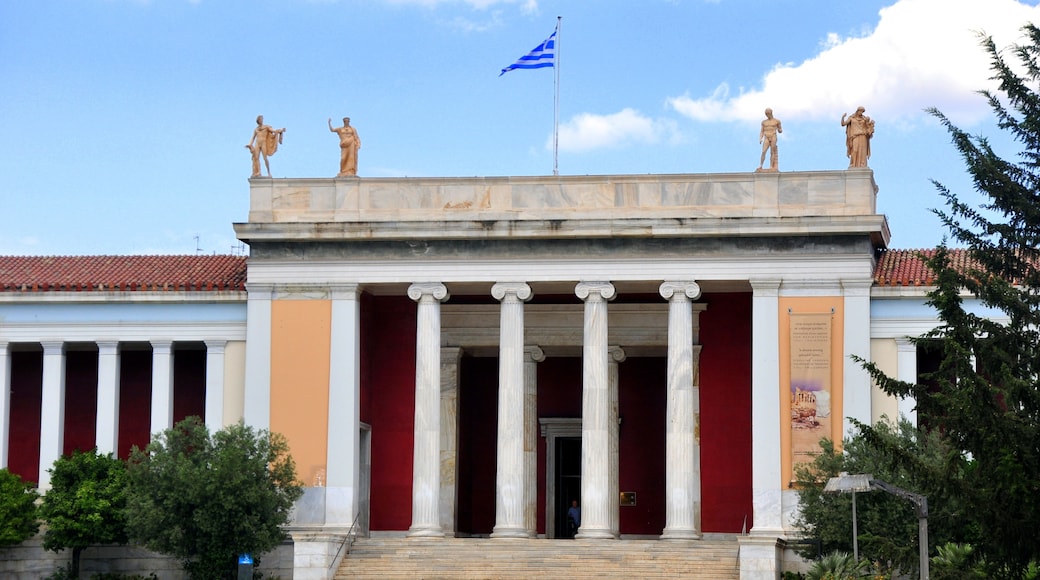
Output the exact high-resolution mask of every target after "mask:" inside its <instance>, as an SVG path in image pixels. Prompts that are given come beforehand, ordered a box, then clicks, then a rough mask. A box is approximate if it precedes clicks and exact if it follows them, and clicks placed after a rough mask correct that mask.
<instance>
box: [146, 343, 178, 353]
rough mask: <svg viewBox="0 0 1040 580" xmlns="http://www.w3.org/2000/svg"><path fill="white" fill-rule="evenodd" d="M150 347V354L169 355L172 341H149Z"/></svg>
mask: <svg viewBox="0 0 1040 580" xmlns="http://www.w3.org/2000/svg"><path fill="white" fill-rule="evenodd" d="M148 342H149V343H150V344H151V345H152V354H170V351H171V350H173V341H172V340H150V341H148Z"/></svg>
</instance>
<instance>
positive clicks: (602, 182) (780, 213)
mask: <svg viewBox="0 0 1040 580" xmlns="http://www.w3.org/2000/svg"><path fill="white" fill-rule="evenodd" d="M250 195H251V199H250V210H249V222H250V223H251V224H271V223H329V222H333V223H351V222H353V223H360V222H366V223H370V222H384V223H385V222H459V221H482V220H484V221H487V220H508V221H537V220H543V221H551V220H613V219H630V218H651V219H660V218H684V219H690V218H783V217H806V216H833V217H850V216H874V215H875V214H876V195H877V185H876V184H875V183H874V175H873V172H872V171H870V170H853V171H815V172H784V173H778V174H762V173H727V174H679V175H645V176H643V175H601V176H563V177H553V176H544V177H483V178H481V177H474V178H365V179H360V180H359V179H267V178H259V179H252V180H250Z"/></svg>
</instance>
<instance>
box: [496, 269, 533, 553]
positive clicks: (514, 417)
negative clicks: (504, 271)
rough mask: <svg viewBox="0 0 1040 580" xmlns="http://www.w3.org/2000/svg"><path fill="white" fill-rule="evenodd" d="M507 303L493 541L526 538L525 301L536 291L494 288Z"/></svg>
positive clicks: (520, 286)
mask: <svg viewBox="0 0 1040 580" xmlns="http://www.w3.org/2000/svg"><path fill="white" fill-rule="evenodd" d="M491 295H492V296H494V297H495V299H496V300H498V301H500V302H501V303H502V306H501V316H500V322H499V343H498V348H499V353H498V461H497V465H498V467H497V471H496V478H495V528H494V530H492V532H491V537H492V538H526V537H528V533H527V528H526V527H525V526H524V503H525V499H526V498H525V493H524V492H525V490H524V485H525V483H526V477H525V474H524V465H525V462H524V428H525V426H524V302H525V301H527V300H530V299H531V287H530V286H528V285H527V284H524V283H522V282H505V283H499V284H495V285H494V286H492V287H491Z"/></svg>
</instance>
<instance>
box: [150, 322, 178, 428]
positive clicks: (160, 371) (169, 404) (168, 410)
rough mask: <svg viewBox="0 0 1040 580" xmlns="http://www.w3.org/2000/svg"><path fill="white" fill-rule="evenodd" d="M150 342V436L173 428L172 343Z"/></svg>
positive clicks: (167, 341) (166, 341) (164, 341)
mask: <svg viewBox="0 0 1040 580" xmlns="http://www.w3.org/2000/svg"><path fill="white" fill-rule="evenodd" d="M151 342H152V423H151V431H150V432H151V434H152V435H155V434H156V433H162V432H163V431H165V430H166V429H169V428H170V427H173V342H172V341H169V340H153V341H151Z"/></svg>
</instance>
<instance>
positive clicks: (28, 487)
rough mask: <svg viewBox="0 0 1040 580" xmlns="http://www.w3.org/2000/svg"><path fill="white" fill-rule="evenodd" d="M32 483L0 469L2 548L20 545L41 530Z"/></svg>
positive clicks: (36, 495)
mask: <svg viewBox="0 0 1040 580" xmlns="http://www.w3.org/2000/svg"><path fill="white" fill-rule="evenodd" d="M38 497H39V495H38V494H37V493H36V488H35V486H34V485H33V484H32V483H29V482H26V481H23V480H22V478H21V477H20V476H18V474H16V473H11V472H10V471H9V470H8V469H7V468H4V469H0V548H2V547H4V546H13V545H15V544H20V543H22V542H24V541H25V540H28V539H29V538H31V537H33V536H35V535H36V532H38V531H39V530H40V522H39V521H38V520H37V508H36V499H37V498H38Z"/></svg>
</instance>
